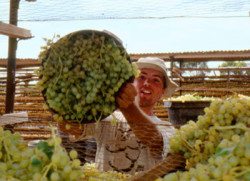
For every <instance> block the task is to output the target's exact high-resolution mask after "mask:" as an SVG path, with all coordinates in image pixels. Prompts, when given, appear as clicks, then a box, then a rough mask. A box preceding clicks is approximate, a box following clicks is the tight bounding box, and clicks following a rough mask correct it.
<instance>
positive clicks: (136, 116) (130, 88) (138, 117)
mask: <svg viewBox="0 0 250 181" xmlns="http://www.w3.org/2000/svg"><path fill="white" fill-rule="evenodd" d="M136 95H137V92H136V89H135V87H134V85H133V84H132V83H127V84H126V85H125V86H124V87H123V88H122V89H121V90H120V92H119V95H118V96H117V97H116V101H117V104H118V106H119V109H120V110H121V112H122V113H123V115H124V116H125V118H126V120H127V122H128V124H129V125H130V127H131V129H132V130H133V132H134V134H135V135H136V137H137V138H138V139H139V140H140V141H141V142H142V143H143V144H144V145H146V146H148V147H149V148H150V151H151V154H152V156H154V157H155V158H157V159H161V158H162V153H163V138H162V134H161V133H160V131H159V129H158V128H157V125H156V124H155V123H154V122H153V120H152V119H151V117H150V116H148V115H146V114H145V113H144V112H143V111H142V110H141V109H140V108H139V106H138V105H137V104H136V103H135V101H134V100H135V96H136Z"/></svg>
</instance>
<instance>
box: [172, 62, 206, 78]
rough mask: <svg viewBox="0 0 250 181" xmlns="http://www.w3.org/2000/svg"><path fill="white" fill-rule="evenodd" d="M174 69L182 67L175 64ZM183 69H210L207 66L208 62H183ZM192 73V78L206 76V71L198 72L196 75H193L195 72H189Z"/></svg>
mask: <svg viewBox="0 0 250 181" xmlns="http://www.w3.org/2000/svg"><path fill="white" fill-rule="evenodd" d="M174 67H180V66H178V65H177V63H175V62H174ZM182 68H203V69H204V68H208V66H207V62H183V63H182ZM189 72H190V74H189V75H190V76H191V75H193V76H194V75H196V76H205V75H206V74H205V71H199V70H196V71H195V73H192V72H194V71H189Z"/></svg>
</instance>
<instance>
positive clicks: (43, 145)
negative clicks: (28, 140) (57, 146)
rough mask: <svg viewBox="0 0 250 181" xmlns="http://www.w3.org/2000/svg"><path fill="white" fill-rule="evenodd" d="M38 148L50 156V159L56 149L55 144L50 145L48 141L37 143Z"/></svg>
mask: <svg viewBox="0 0 250 181" xmlns="http://www.w3.org/2000/svg"><path fill="white" fill-rule="evenodd" d="M37 148H38V149H39V150H42V151H43V152H44V153H45V154H46V155H47V156H48V157H49V159H51V157H52V155H53V151H54V146H49V144H48V142H46V141H40V142H39V143H38V144H37Z"/></svg>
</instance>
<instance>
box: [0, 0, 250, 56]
mask: <svg viewBox="0 0 250 181" xmlns="http://www.w3.org/2000/svg"><path fill="white" fill-rule="evenodd" d="M158 1H160V0H158ZM182 1H183V0H182ZM241 1H244V0H241ZM178 2H179V3H180V2H181V0H179V1H178ZM183 2H184V1H183ZM199 2H200V7H201V8H204V7H205V3H204V2H205V1H201V0H199ZM201 2H203V4H201ZM211 2H212V1H211ZM213 2H216V1H213ZM223 2H226V1H223ZM231 2H233V0H231ZM234 2H235V4H237V2H239V1H237V2H236V1H234ZM245 2H247V1H245ZM0 4H1V3H0ZM29 5H30V6H31V4H29ZM171 5H173V3H172V4H171ZM191 5H192V4H191ZM191 5H190V3H189V4H188V6H187V7H188V8H189V9H188V8H186V9H188V10H189V11H187V12H185V13H186V14H192V10H195V7H193V9H192V8H190V7H192V6H191ZM193 5H194V3H193ZM201 5H202V6H201ZM214 5H218V4H214ZM231 5H234V4H232V3H231ZM247 5H248V7H250V3H248V4H247ZM203 6H204V7H203ZM241 6H242V2H241ZM241 6H239V7H238V8H242V7H241ZM244 6H246V4H244ZM211 7H212V6H211ZM220 7H221V6H220ZM233 7H234V6H233ZM235 7H236V5H235ZM157 8H159V7H155V9H154V10H157ZM198 8H199V7H198ZM225 8H226V6H225ZM172 9H173V8H172ZM0 10H1V8H0ZM36 10H37V11H39V9H36ZM161 10H162V9H161ZM200 10H202V9H200ZM222 10H223V9H222ZM222 10H220V9H219V10H218V11H222ZM224 10H225V9H224ZM224 10H223V11H224ZM249 10H250V9H249ZM22 11H24V10H23V9H22ZM50 11H51V10H50ZM142 11H143V10H142ZM162 11H163V10H162ZM218 11H217V14H218ZM48 12H49V11H48ZM148 12H149V15H151V14H150V9H148ZM113 13H117V12H113ZM44 14H46V12H44V13H41V15H44ZM248 14H249V12H247V11H246V12H240V16H238V15H239V14H237V13H236V14H235V13H232V12H231V13H230V14H229V15H230V16H226V17H223V16H221V15H220V16H217V15H216V16H214V17H213V16H211V15H213V14H210V17H208V16H207V17H206V16H203V15H202V13H201V12H200V15H201V16H195V17H190V16H189V17H188V16H185V17H177V16H171V17H169V18H168V17H167V16H166V15H164V14H163V15H164V18H162V19H160V18H153V19H150V18H141V19H136V18H134V19H133V18H131V19H130V18H129V19H126V18H125V19H95V20H93V19H91V18H90V19H89V20H88V19H87V20H71V21H20V22H18V26H19V27H22V28H25V29H29V30H30V31H31V33H32V35H33V36H34V38H32V39H29V40H20V41H19V42H18V49H17V58H37V56H38V54H39V51H40V47H41V46H43V45H44V44H45V41H44V40H43V38H44V37H46V38H52V37H53V35H54V34H60V35H61V36H62V35H66V34H68V33H70V32H73V31H77V30H83V29H96V30H104V29H105V30H108V31H110V32H112V33H114V34H115V35H117V36H118V37H119V38H120V39H121V40H122V41H123V44H124V46H125V47H126V49H127V51H128V52H129V53H166V52H190V51H212V50H246V49H250V43H249V42H250V33H249V32H250V17H249V15H248ZM139 15H140V14H139ZM177 15H178V14H177ZM180 15H181V14H180ZM227 15H228V14H227ZM34 16H35V14H34ZM117 16H118V15H117ZM143 16H145V15H143ZM39 17H41V18H42V16H39ZM69 19H71V18H69ZM5 23H8V22H5ZM7 55H8V37H7V36H4V35H0V58H7Z"/></svg>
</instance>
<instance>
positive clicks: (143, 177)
mask: <svg viewBox="0 0 250 181" xmlns="http://www.w3.org/2000/svg"><path fill="white" fill-rule="evenodd" d="M185 166H186V159H185V158H184V156H183V154H168V156H167V157H166V158H165V159H164V160H163V161H161V162H160V163H159V164H157V165H156V166H155V167H153V168H152V169H150V170H148V171H145V172H142V173H140V174H138V175H136V176H134V177H132V178H131V179H130V181H147V180H148V181H151V180H155V179H157V178H160V177H163V176H165V175H167V174H168V173H171V172H176V171H178V170H180V171H183V170H185Z"/></svg>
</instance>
